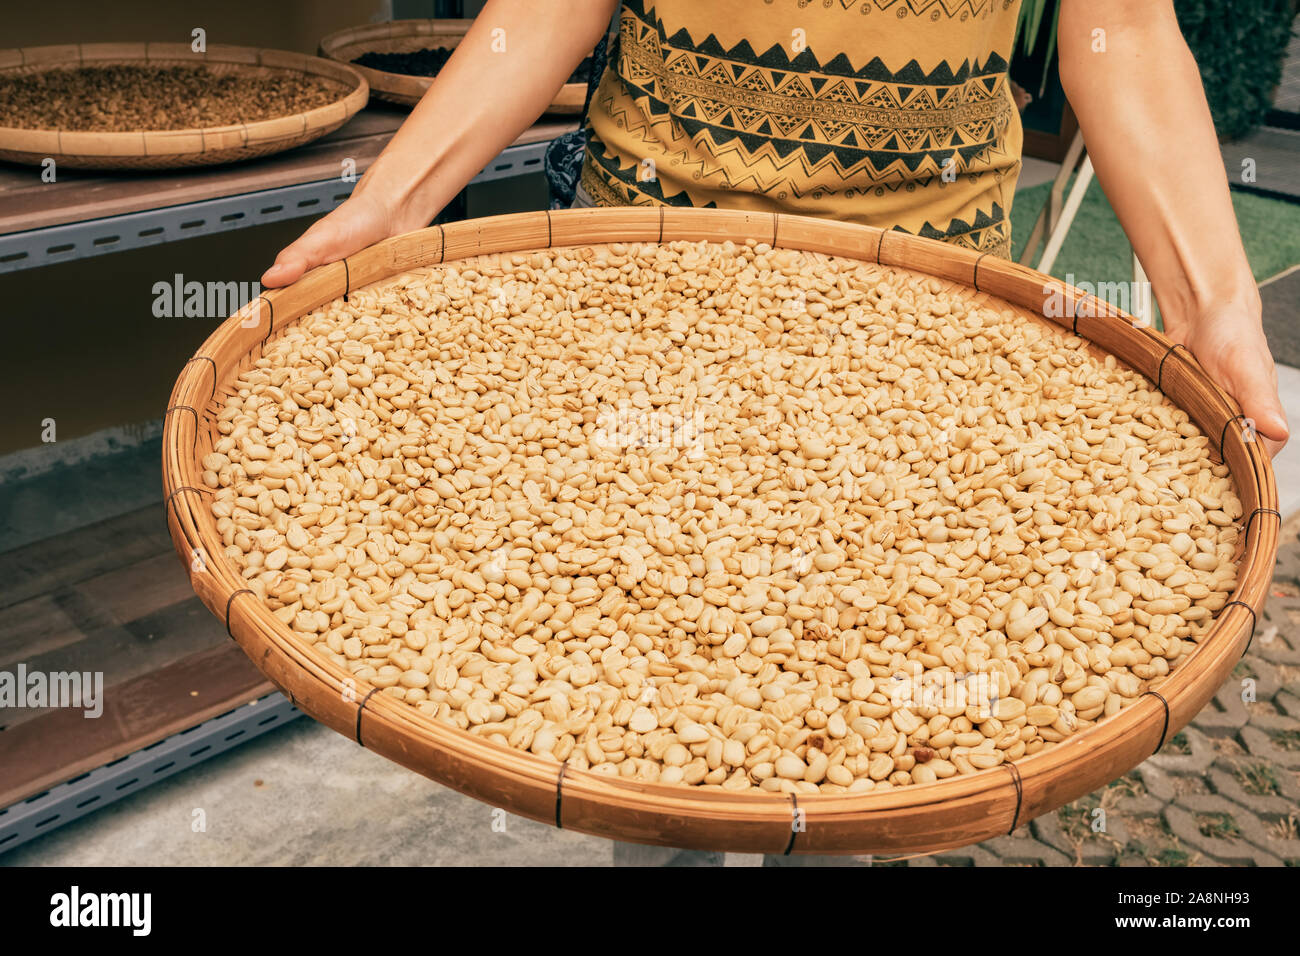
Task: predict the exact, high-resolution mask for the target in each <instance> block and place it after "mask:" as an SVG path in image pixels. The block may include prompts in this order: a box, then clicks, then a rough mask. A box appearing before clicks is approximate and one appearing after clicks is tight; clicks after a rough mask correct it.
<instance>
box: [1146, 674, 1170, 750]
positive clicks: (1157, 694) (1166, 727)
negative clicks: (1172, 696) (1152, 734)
mask: <svg viewBox="0 0 1300 956" xmlns="http://www.w3.org/2000/svg"><path fill="white" fill-rule="evenodd" d="M1142 696H1143V697H1148V696H1149V697H1154V698H1155V699H1156V700H1158V701H1160V703H1161V704H1163V705H1164V708H1165V723H1164V726H1162V727H1161V728H1160V742H1159V743H1158V744H1156V749H1155V750H1153V751H1151V753H1152V754H1153V755H1154V754H1158V753H1160V748H1161V747H1163V746H1164V745H1165V735H1166V734H1168V733H1169V701H1167V700H1165V698H1164V695H1163V694H1161V693H1160V691H1158V690H1149V691H1146V692H1145V693H1143V694H1142Z"/></svg>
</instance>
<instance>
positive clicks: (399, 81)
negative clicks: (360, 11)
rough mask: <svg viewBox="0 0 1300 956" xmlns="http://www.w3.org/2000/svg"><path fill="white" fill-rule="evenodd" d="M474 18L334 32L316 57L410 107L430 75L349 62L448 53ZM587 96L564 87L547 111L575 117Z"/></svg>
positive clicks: (581, 89)
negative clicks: (424, 52) (371, 56)
mask: <svg viewBox="0 0 1300 956" xmlns="http://www.w3.org/2000/svg"><path fill="white" fill-rule="evenodd" d="M473 22H474V21H473V20H464V19H462V20H392V21H389V22H388V23H367V24H365V25H363V26H359V27H348V28H347V29H346V30H338V31H336V32H334V33H331V34H330V35H329V36H327V37H325V38H324V39H323V40H321V41H320V55H321V56H323V57H327V58H329V59H331V60H336V61H338V62H339V63H346V64H347V65H349V66H351V67H352V69H354V70H356V71H357V72H358V73H360V74H361V75H362V76H364V77H365V78H366V81H367V82H368V83H369V84H370V91H371V94H372V95H373V96H374V97H375V98H376V99H381V100H386V101H387V102H389V103H397V104H399V105H401V106H414V105H415V104H416V103H418V102H420V98H421V97H422V96H424V94H425V93H426V92H427V91H428V89H429V87H430V86H432V85H433V77H431V76H411V75H410V74H409V73H390V72H388V71H387V70H377V69H375V68H374V67H370V66H362V65H361V64H359V63H353V62H352V61H353V59H355V58H356V57H359V56H361V54H363V53H414V52H415V51H417V50H423V49H425V48H430V49H441V50H449V49H451V48H452V47H454V46H455V45H456V44H458V43H459V42H460V41H461V40H463V39H464V38H465V34H466V33H468V32H469V28H470V24H472V23H473ZM586 98H587V84H586V83H565V84H564V86H562V87H560V90H559V92H557V93H556V94H555V97H554V98H553V99H552V100H551V105H550V106H548V107H547V108H546V112H548V113H551V114H554V115H556V116H577V115H578V114H579V113H581V112H582V104H583V103H584V102H585V101H586Z"/></svg>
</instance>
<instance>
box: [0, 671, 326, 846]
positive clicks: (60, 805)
mask: <svg viewBox="0 0 1300 956" xmlns="http://www.w3.org/2000/svg"><path fill="white" fill-rule="evenodd" d="M301 716H302V711H300V710H298V709H297V708H296V707H294V706H293V705H292V704H290V703H289V700H288V698H287V697H285V696H284V695H283V694H280V693H272V694H267V695H266V696H265V697H259V698H258V699H257V700H255V701H252V702H251V703H248V704H244V705H243V706H241V707H236V708H235V709H234V710H229V711H226V713H224V714H220V715H219V716H216V717H213V718H212V719H210V720H206V721H204V722H203V723H201V724H198V725H197V726H195V727H191V728H189V729H188V730H182V731H181V732H180V733H178V734H173V735H172V736H170V737H165V738H164V739H162V740H160V741H158V742H157V743H155V744H150V745H149V746H148V747H145V748H143V749H141V750H137V751H136V752H135V753H132V754H128V755H127V756H125V757H120V758H118V759H117V760H114V761H113V762H112V763H109V764H105V765H104V766H102V767H97V768H96V769H94V770H91V771H89V772H87V773H83V774H81V775H80V776H78V777H74V778H72V779H71V780H69V781H68V782H67V783H61V784H59V785H57V786H54V787H51V788H50V789H49V790H46V791H45V792H43V793H38V794H36V795H35V796H32V797H28V798H27V799H26V800H23V801H22V802H20V803H15V804H13V805H12V806H8V807H5V808H3V809H0V863H2V862H3V860H4V856H3V854H4V853H6V852H8V851H9V850H12V849H14V848H15V847H18V846H22V845H23V844H24V843H26V842H27V841H29V840H32V839H34V838H35V837H38V836H43V835H44V834H46V833H49V832H50V831H52V830H56V829H58V828H59V827H61V826H63V825H64V824H66V823H71V822H72V821H73V820H76V819H78V818H80V817H84V816H86V814H88V813H94V812H95V811H96V810H99V809H101V808H103V807H106V806H108V805H109V804H112V803H114V802H116V801H118V800H121V799H122V798H123V797H128V796H130V795H131V794H133V793H136V792H137V791H140V790H143V789H144V788H145V787H147V786H149V785H150V784H154V783H157V782H158V781H160V780H165V779H166V778H168V777H170V776H172V775H174V774H178V773H180V772H181V771H183V770H188V769H189V768H191V767H193V766H194V765H195V764H199V763H202V762H203V761H205V760H207V759H209V758H210V757H215V756H217V755H218V754H221V753H224V752H226V751H227V750H230V749H232V748H234V747H237V746H239V745H240V744H242V743H246V742H248V741H249V740H252V739H253V738H255V737H259V736H261V735H262V734H264V733H266V732H267V731H270V730H274V729H276V728H277V727H282V726H284V725H285V724H287V723H289V722H290V721H292V720H295V719H296V718H298V717H301Z"/></svg>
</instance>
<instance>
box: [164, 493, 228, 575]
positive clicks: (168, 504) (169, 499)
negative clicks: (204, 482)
mask: <svg viewBox="0 0 1300 956" xmlns="http://www.w3.org/2000/svg"><path fill="white" fill-rule="evenodd" d="M182 491H193V492H195V493H196V494H200V495H212V494H216V492H214V491H212V490H211V489H210V488H195V487H194V486H193V485H181V486H180V487H179V488H177V489H176V490H175V491H173V492H172V493H171V494H170V495H168V496H167V500H166V501H165V502H163V508H164V509H166V508H167V507H168V506H170V507H171V508H172V510H173V511H175V510H176V505H175V504H174V503H173V502H172V499H173V498H175V497H176V496H177V495H179V494H180V493H181V492H182ZM180 517H181V516H180V515H179V514H177V515H176V520H177V521H179V520H180ZM196 550H197V549H196ZM205 563H206V562H205Z"/></svg>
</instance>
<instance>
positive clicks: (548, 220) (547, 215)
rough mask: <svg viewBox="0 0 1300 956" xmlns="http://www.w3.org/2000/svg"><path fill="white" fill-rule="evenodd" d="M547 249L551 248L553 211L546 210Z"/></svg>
mask: <svg viewBox="0 0 1300 956" xmlns="http://www.w3.org/2000/svg"><path fill="white" fill-rule="evenodd" d="M546 248H547V249H549V248H551V211H550V210H549V209H548V210H546Z"/></svg>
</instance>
